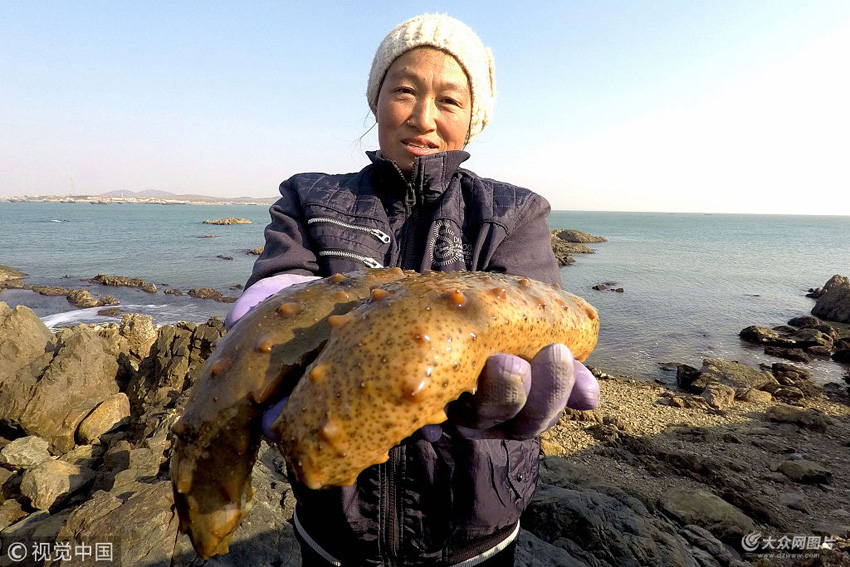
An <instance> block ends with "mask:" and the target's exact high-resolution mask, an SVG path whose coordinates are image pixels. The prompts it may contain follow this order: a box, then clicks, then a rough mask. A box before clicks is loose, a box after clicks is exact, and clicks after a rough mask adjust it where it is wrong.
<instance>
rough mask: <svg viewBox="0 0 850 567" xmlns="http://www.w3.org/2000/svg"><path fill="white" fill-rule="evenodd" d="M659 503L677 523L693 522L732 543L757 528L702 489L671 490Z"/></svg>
mask: <svg viewBox="0 0 850 567" xmlns="http://www.w3.org/2000/svg"><path fill="white" fill-rule="evenodd" d="M660 505H661V507H662V508H663V509H664V510H665V511H666V512H667V513H669V514H671V515H673V516H674V517H675V518H677V519H678V520H679V521H680V522H682V523H684V524H696V525H697V526H700V527H702V528H705V529H707V530H708V531H709V532H711V533H712V534H714V535H716V536H717V537H718V538H719V539H720V540H721V541H725V542H726V543H729V544H732V545H736V546H737V545H740V542H741V537H743V536H744V535H746V534H749V533H752V532H755V531H757V529H756V524H755V522H753V520H752V519H751V518H750V517H749V516H747V515H746V514H744V513H743V512H742V511H741V510H739V509H738V508H736V507H735V506H733V505H731V504H729V503H728V502H726V501H725V500H723V499H722V498H720V497H719V496H715V495H714V494H712V493H710V492H707V491H705V490H687V489H674V490H671V491H669V492H668V493H666V494H665V495H664V496H663V497H662V498H661V502H660Z"/></svg>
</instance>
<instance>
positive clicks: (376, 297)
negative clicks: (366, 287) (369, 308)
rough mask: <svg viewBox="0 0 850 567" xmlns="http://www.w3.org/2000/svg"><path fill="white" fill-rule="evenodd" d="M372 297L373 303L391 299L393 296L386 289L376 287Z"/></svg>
mask: <svg viewBox="0 0 850 567" xmlns="http://www.w3.org/2000/svg"><path fill="white" fill-rule="evenodd" d="M370 295H371V297H372V301H380V300H382V299H385V298H387V297H389V296H390V295H391V292H389V291H387V290H385V289H381V288H379V287H376V288H375V289H373V290H372V293H371V294H370Z"/></svg>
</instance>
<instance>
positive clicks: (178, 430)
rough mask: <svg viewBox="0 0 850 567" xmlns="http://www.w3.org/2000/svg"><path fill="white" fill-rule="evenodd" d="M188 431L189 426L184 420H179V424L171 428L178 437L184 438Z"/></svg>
mask: <svg viewBox="0 0 850 567" xmlns="http://www.w3.org/2000/svg"><path fill="white" fill-rule="evenodd" d="M187 431H188V426H187V425H186V422H185V421H183V420H182V419H180V418H178V419H177V422H176V423H175V424H174V425H172V426H171V432H172V433H173V434H174V435H176V436H177V437H182V436H183V435H185V434H186V432H187Z"/></svg>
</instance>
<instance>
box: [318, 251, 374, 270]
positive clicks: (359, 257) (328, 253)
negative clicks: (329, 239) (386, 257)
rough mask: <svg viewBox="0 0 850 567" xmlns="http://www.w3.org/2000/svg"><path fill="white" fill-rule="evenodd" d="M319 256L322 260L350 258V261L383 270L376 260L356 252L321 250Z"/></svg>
mask: <svg viewBox="0 0 850 567" xmlns="http://www.w3.org/2000/svg"><path fill="white" fill-rule="evenodd" d="M319 256H321V257H322V258H330V257H336V258H348V259H350V260H357V261H358V262H362V263H364V264H365V265H366V266H368V267H370V268H383V266H382V265H381V263H380V262H378V261H377V260H375V259H374V258H370V257H369V256H362V255H360V254H355V253H354V252H346V251H345V250H319Z"/></svg>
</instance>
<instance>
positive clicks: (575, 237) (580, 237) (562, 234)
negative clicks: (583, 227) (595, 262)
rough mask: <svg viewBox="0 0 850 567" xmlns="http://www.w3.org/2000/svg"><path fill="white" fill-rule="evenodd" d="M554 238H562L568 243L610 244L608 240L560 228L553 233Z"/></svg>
mask: <svg viewBox="0 0 850 567" xmlns="http://www.w3.org/2000/svg"><path fill="white" fill-rule="evenodd" d="M552 236H555V237H557V238H560V239H561V240H564V241H566V242H577V243H580V244H589V243H594V242H608V239H607V238H603V237H601V236H594V235H592V234H588V233H586V232H582V231H580V230H570V229H566V228H558V229H555V230H553V231H552Z"/></svg>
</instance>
